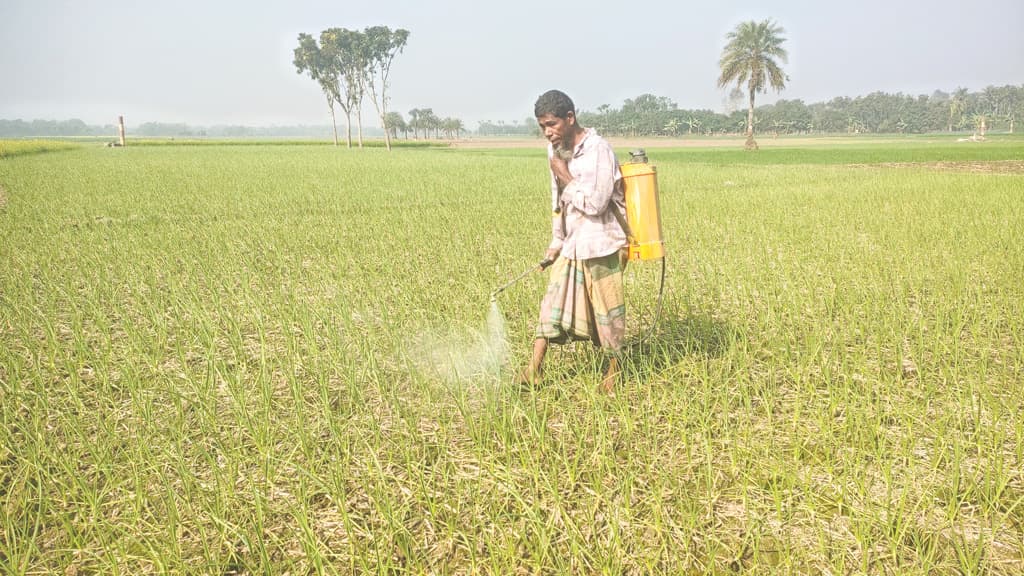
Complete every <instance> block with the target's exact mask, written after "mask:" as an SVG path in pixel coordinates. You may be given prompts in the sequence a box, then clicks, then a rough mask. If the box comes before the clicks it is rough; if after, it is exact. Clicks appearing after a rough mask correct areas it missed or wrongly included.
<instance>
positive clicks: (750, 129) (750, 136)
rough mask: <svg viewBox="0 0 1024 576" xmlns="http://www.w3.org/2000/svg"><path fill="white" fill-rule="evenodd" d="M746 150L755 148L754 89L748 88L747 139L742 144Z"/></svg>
mask: <svg viewBox="0 0 1024 576" xmlns="http://www.w3.org/2000/svg"><path fill="white" fill-rule="evenodd" d="M743 148H745V149H747V150H757V142H755V141H754V89H753V88H751V89H750V105H749V106H748V107H747V141H746V142H745V143H744V144H743Z"/></svg>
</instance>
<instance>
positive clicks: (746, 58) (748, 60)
mask: <svg viewBox="0 0 1024 576" xmlns="http://www.w3.org/2000/svg"><path fill="white" fill-rule="evenodd" d="M783 32H785V30H784V29H783V28H782V27H781V26H779V25H777V24H775V23H774V22H772V21H771V20H763V21H761V22H754V21H750V22H741V23H740V24H739V25H737V26H736V29H735V30H733V31H732V32H729V33H728V34H726V36H725V37H726V39H727V40H728V42H727V43H726V45H725V48H723V49H722V57H721V59H719V61H718V66H719V68H721V71H722V73H721V75H720V76H719V77H718V86H719V87H723V88H724V87H725V86H728V85H730V84H735V85H736V89H737V90H742V89H743V88H744V87H745V88H746V90H747V95H748V97H749V101H750V104H749V107H748V109H747V110H748V111H747V142H746V145H745V146H746V148H747V149H757V142H755V141H754V95H755V94H756V93H757V92H765V91H766V90H767V88H768V86H769V85H770V86H771V87H772V88H775V89H776V90H782V89H783V88H785V87H786V81H787V80H789V77H787V76H786V74H785V73H784V72H783V71H782V68H781V67H780V66H779V63H778V62H777V60H781V61H782V62H783V63H785V62H786V61H787V58H788V56H787V54H786V50H785V49H784V48H783V47H782V43H783V42H785V40H786V39H785V38H783V37H782V34H783Z"/></svg>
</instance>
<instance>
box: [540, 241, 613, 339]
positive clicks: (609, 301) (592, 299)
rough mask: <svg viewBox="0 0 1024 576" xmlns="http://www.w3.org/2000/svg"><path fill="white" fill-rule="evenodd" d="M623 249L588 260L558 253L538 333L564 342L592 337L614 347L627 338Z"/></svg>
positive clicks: (543, 305)
mask: <svg viewBox="0 0 1024 576" xmlns="http://www.w3.org/2000/svg"><path fill="white" fill-rule="evenodd" d="M623 266H624V262H623V259H622V258H621V253H620V252H618V251H617V252H614V253H612V254H609V255H608V256H601V257H598V258H590V259H588V260H570V259H568V258H565V257H564V256H559V257H558V259H557V260H555V263H554V264H552V265H551V277H550V280H549V281H548V289H547V293H546V294H545V295H544V299H543V300H542V301H541V303H540V323H539V324H538V325H537V336H538V337H543V338H547V339H548V340H549V341H550V342H554V343H556V344H563V343H565V342H568V341H570V340H590V341H591V342H593V343H594V345H595V346H601V347H602V348H607V349H610V350H613V351H619V350H621V349H622V346H623V344H624V343H625V341H626V301H625V297H624V295H623V289H622V270H623Z"/></svg>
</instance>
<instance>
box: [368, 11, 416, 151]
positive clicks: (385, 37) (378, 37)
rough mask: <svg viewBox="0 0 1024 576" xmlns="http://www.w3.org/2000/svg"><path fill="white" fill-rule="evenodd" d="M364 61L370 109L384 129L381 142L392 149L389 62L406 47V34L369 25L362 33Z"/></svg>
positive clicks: (384, 27) (407, 33) (402, 31)
mask: <svg viewBox="0 0 1024 576" xmlns="http://www.w3.org/2000/svg"><path fill="white" fill-rule="evenodd" d="M363 39H364V43H363V49H364V51H365V53H364V55H363V56H364V58H365V59H366V62H367V64H368V74H367V83H366V85H367V87H369V89H370V97H371V99H372V100H373V106H374V108H376V109H377V116H379V117H380V122H381V128H383V129H384V143H385V145H386V146H387V149H388V150H391V134H390V132H389V131H388V95H387V90H388V77H389V76H390V75H391V62H392V61H393V60H394V59H395V56H397V55H398V54H400V53H401V52H402V50H403V49H404V48H405V43H406V41H408V39H409V31H408V30H403V29H401V28H399V29H398V30H395V31H392V30H391V29H390V28H388V27H387V26H371V27H370V28H367V29H366V30H364V31H363Z"/></svg>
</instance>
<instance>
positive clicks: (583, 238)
mask: <svg viewBox="0 0 1024 576" xmlns="http://www.w3.org/2000/svg"><path fill="white" fill-rule="evenodd" d="M534 115H535V116H536V117H537V123H538V124H539V125H540V129H541V131H542V132H543V134H544V137H545V138H547V140H548V160H549V164H550V168H551V198H552V202H551V203H552V207H553V208H554V212H555V213H554V217H553V221H552V228H551V236H552V238H551V244H550V245H549V246H548V250H547V253H546V255H545V256H546V258H545V259H546V260H554V263H553V264H552V265H551V272H550V274H551V277H550V280H549V283H548V288H547V293H546V294H545V295H544V299H543V300H542V301H541V304H540V322H539V324H538V326H537V333H536V335H537V338H536V340H534V342H533V356H532V358H531V359H530V363H529V365H528V366H527V367H526V368H525V369H523V371H522V372H521V373H520V375H519V381H520V382H522V383H533V382H536V381H537V380H538V379H539V378H540V376H541V372H542V366H543V363H544V354H545V353H546V352H547V349H548V343H550V342H553V343H556V344H562V343H565V342H569V341H572V340H590V341H591V342H593V343H594V345H595V346H600V347H601V348H602V349H603V350H605V351H607V352H609V355H608V367H607V370H606V371H605V374H604V377H603V379H602V382H601V387H602V388H603V389H604V391H606V392H611V391H612V389H613V388H614V385H615V381H616V380H617V379H618V376H619V373H620V366H619V355H620V353H621V351H622V348H623V343H624V341H625V334H626V306H625V300H624V298H623V291H622V271H623V268H624V267H625V262H626V251H625V249H626V246H627V242H626V231H625V227H626V225H625V214H626V211H625V197H624V195H623V190H622V173H621V172H620V171H619V164H618V161H617V160H616V159H615V153H614V151H613V150H612V147H611V145H610V144H608V142H607V141H606V140H605V139H603V138H601V137H600V136H598V134H597V132H596V131H594V129H593V128H584V127H583V126H580V123H579V121H578V120H577V119H576V110H575V106H574V105H573V102H572V100H571V99H570V98H569V97H568V96H567V95H565V94H564V93H563V92H560V91H558V90H550V91H548V92H545V93H544V94H541V96H540V98H538V99H537V102H536V104H534Z"/></svg>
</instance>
